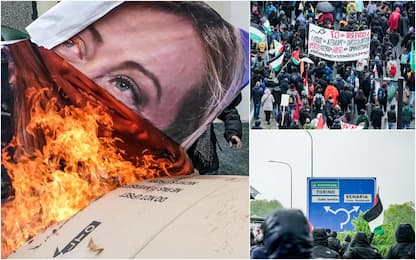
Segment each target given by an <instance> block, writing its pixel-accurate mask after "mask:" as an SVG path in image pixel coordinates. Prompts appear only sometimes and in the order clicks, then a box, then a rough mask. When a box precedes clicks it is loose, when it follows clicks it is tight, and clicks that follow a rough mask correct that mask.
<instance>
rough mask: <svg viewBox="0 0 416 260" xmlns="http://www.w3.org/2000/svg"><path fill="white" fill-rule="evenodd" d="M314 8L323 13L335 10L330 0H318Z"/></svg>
mask: <svg viewBox="0 0 416 260" xmlns="http://www.w3.org/2000/svg"><path fill="white" fill-rule="evenodd" d="M316 9H318V11H321V12H323V13H331V12H333V11H334V10H335V8H334V7H333V6H332V4H331V3H330V2H320V3H318V4H317V5H316Z"/></svg>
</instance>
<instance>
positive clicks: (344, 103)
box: [338, 84, 352, 113]
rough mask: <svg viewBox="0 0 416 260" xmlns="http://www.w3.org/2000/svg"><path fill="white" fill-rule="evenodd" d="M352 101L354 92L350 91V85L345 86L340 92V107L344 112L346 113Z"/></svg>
mask: <svg viewBox="0 0 416 260" xmlns="http://www.w3.org/2000/svg"><path fill="white" fill-rule="evenodd" d="M351 100H352V91H351V90H349V89H348V85H347V84H345V85H344V86H343V87H342V89H341V91H340V92H339V100H338V101H339V105H340V107H341V109H342V112H344V113H345V112H346V111H347V108H348V105H349V104H350V103H351Z"/></svg>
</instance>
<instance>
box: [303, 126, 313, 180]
mask: <svg viewBox="0 0 416 260" xmlns="http://www.w3.org/2000/svg"><path fill="white" fill-rule="evenodd" d="M305 131H306V133H307V134H308V135H309V137H310V138H311V178H313V138H312V134H311V133H310V132H309V131H308V130H305Z"/></svg>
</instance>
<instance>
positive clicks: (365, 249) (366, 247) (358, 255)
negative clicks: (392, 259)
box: [343, 231, 382, 259]
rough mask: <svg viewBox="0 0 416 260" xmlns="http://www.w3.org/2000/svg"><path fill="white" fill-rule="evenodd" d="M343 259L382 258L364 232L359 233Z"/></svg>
mask: <svg viewBox="0 0 416 260" xmlns="http://www.w3.org/2000/svg"><path fill="white" fill-rule="evenodd" d="M343 258H348V259H380V258H382V257H381V255H380V254H379V253H378V250H377V249H376V248H374V247H372V246H371V245H370V243H369V241H368V237H367V235H366V234H365V233H364V232H362V231H358V232H357V233H356V234H355V236H354V239H353V240H352V241H351V244H350V245H349V246H348V248H347V250H346V251H345V253H344V255H343Z"/></svg>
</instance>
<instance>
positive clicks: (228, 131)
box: [187, 94, 243, 174]
mask: <svg viewBox="0 0 416 260" xmlns="http://www.w3.org/2000/svg"><path fill="white" fill-rule="evenodd" d="M241 98H242V97H241V94H239V95H238V96H237V97H236V98H235V99H234V100H233V102H232V103H231V104H230V105H229V106H228V107H227V108H225V110H224V111H223V112H222V113H221V114H220V115H219V116H218V118H219V119H220V120H221V121H222V122H224V138H225V140H226V141H227V143H228V145H229V147H230V148H233V147H235V148H236V149H240V148H241V137H242V135H243V126H242V123H241V120H240V115H239V113H238V110H237V109H236V106H237V105H238V104H239V103H240V102H241ZM217 146H218V145H217V137H216V136H215V131H214V124H213V123H212V124H210V125H209V126H208V128H207V130H206V131H205V132H204V133H203V134H202V135H201V136H200V137H199V138H198V139H197V140H196V142H195V143H194V144H193V145H192V146H191V147H190V148H189V149H188V150H187V153H188V155H189V157H190V158H191V160H192V164H193V166H194V168H195V169H197V170H198V172H199V174H217V172H218V169H219V167H220V165H219V159H218V154H217Z"/></svg>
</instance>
